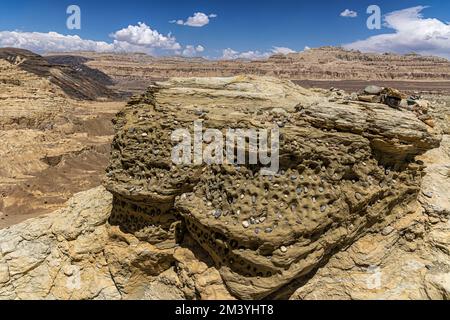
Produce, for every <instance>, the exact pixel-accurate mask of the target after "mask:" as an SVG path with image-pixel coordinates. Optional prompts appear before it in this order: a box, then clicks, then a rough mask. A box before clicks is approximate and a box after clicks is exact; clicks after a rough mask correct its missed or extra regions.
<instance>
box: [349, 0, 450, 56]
mask: <svg viewBox="0 0 450 320" xmlns="http://www.w3.org/2000/svg"><path fill="white" fill-rule="evenodd" d="M426 8H427V7H424V6H417V7H412V8H408V9H404V10H399V11H394V12H391V13H389V14H387V15H386V16H385V17H384V26H385V27H387V28H390V29H393V30H395V32H394V33H387V34H380V35H376V36H372V37H369V38H367V39H365V40H360V41H356V42H353V43H350V44H347V45H344V47H345V48H348V49H356V50H360V51H363V52H379V53H384V52H394V53H400V54H406V53H411V52H416V53H419V54H422V55H436V56H441V57H445V58H447V59H448V58H450V24H449V23H446V22H443V21H440V20H438V19H435V18H424V17H423V15H422V11H423V10H424V9H426Z"/></svg>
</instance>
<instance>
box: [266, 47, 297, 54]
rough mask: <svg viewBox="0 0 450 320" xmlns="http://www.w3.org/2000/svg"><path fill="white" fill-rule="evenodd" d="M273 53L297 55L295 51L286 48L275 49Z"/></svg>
mask: <svg viewBox="0 0 450 320" xmlns="http://www.w3.org/2000/svg"><path fill="white" fill-rule="evenodd" d="M272 53H274V54H289V53H295V51H294V50H292V49H290V48H286V47H273V49H272Z"/></svg>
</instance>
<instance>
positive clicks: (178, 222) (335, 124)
mask: <svg viewBox="0 0 450 320" xmlns="http://www.w3.org/2000/svg"><path fill="white" fill-rule="evenodd" d="M436 106H440V105H439V104H436ZM445 110H447V111H448V109H445ZM434 112H436V113H442V112H440V111H439V110H433V113H434ZM199 119H200V120H201V121H202V122H203V128H204V129H206V128H215V129H219V130H225V129H227V128H271V127H272V126H273V124H274V123H276V124H277V125H278V126H279V127H280V133H281V136H280V170H279V172H278V173H277V174H276V175H275V176H263V175H260V174H259V166H257V165H256V166H254V165H240V166H236V165H232V164H223V165H211V166H207V165H204V164H202V165H185V166H175V165H174V164H173V163H172V161H171V150H172V146H173V145H174V144H175V142H173V141H172V139H171V133H172V131H173V130H174V129H178V128H186V129H189V130H191V128H192V123H193V121H194V120H199ZM443 119H446V118H445V117H443ZM115 126H116V136H115V138H114V141H113V144H112V154H111V163H110V166H109V168H108V171H107V175H106V178H105V183H104V184H105V186H106V188H107V190H109V191H110V192H111V193H112V196H111V194H110V193H108V192H106V191H105V190H104V189H103V188H97V189H93V190H91V191H88V192H85V193H82V194H79V195H77V196H76V197H75V198H74V199H73V200H71V201H70V202H69V204H68V207H67V208H66V209H63V210H61V211H59V212H56V213H55V214H52V215H48V216H45V217H41V218H37V219H32V220H29V221H27V222H25V223H22V224H20V225H17V226H14V227H11V228H9V229H5V230H1V231H0V238H1V239H2V242H1V243H0V298H2V299H14V298H15V299H24V298H33V299H42V298H47V299H129V298H139V299H218V298H220V299H232V298H244V299H256V298H263V297H268V298H291V299H317V298H325V299H327V298H330V299H349V298H353V299H374V298H389V299H396V298H410V299H426V298H432V299H443V298H448V296H449V292H450V288H449V282H448V279H449V274H450V259H449V251H448V248H449V243H450V242H449V232H448V231H449V230H448V219H449V218H450V215H449V213H450V207H449V203H448V201H446V199H448V197H447V198H446V193H447V192H448V183H449V175H448V168H447V167H448V158H449V142H450V140H449V139H448V133H446V128H445V120H442V119H437V125H436V126H435V127H434V128H432V127H430V126H427V125H426V124H425V123H423V122H422V121H421V120H420V119H419V118H418V117H417V115H416V114H415V113H414V112H412V111H409V110H405V109H400V110H398V109H394V108H391V107H389V106H387V105H384V104H377V103H367V102H356V101H351V99H349V97H347V96H345V94H343V93H341V92H330V91H325V90H305V89H303V88H301V87H298V86H296V85H293V84H292V83H291V82H289V81H281V80H277V79H274V78H259V77H252V76H249V77H235V78H211V79H198V78H190V79H172V80H170V81H168V82H162V83H156V84H154V85H153V86H151V87H150V88H149V90H148V91H147V93H146V94H144V95H142V96H141V97H135V98H134V99H132V100H131V101H130V102H129V104H128V105H127V106H126V107H125V108H124V109H123V110H122V111H121V112H120V113H119V114H118V116H117V117H116V119H115ZM441 134H444V137H443V138H442V139H441ZM432 149H433V150H432ZM423 176H424V178H423ZM418 199H419V201H420V202H418V201H417V200H418ZM379 274H381V276H380V277H381V278H379V277H378V276H379ZM380 279H381V280H380ZM378 282H380V283H378Z"/></svg>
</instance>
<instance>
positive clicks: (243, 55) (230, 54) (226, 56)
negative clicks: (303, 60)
mask: <svg viewBox="0 0 450 320" xmlns="http://www.w3.org/2000/svg"><path fill="white" fill-rule="evenodd" d="M289 53H295V51H294V50H292V49H290V48H286V47H273V48H272V50H270V51H266V52H263V51H258V50H250V51H245V52H239V51H236V50H233V49H231V48H227V49H225V50H223V51H222V57H221V58H220V59H222V60H235V59H245V60H260V59H267V58H269V57H270V56H271V55H274V54H285V55H286V54H289Z"/></svg>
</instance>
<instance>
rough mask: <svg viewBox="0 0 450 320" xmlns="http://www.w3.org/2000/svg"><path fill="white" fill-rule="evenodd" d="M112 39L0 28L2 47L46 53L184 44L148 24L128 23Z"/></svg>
mask: <svg viewBox="0 0 450 320" xmlns="http://www.w3.org/2000/svg"><path fill="white" fill-rule="evenodd" d="M112 37H113V38H114V39H113V40H112V41H111V42H105V41H94V40H88V39H83V38H81V37H80V36H77V35H63V34H60V33H57V32H48V33H43V32H19V31H0V47H15V48H21V49H27V50H31V51H33V52H37V53H43V52H52V51H53V52H68V51H96V52H144V53H148V54H155V53H156V50H169V51H175V50H179V49H181V45H180V44H179V43H178V42H177V41H176V39H175V38H174V37H172V36H171V35H170V34H169V35H167V36H164V35H162V34H160V33H158V32H157V31H156V30H152V29H151V28H150V27H148V26H147V25H146V24H145V23H138V25H136V26H128V27H127V28H125V29H122V30H119V31H117V32H115V33H113V34H112Z"/></svg>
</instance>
